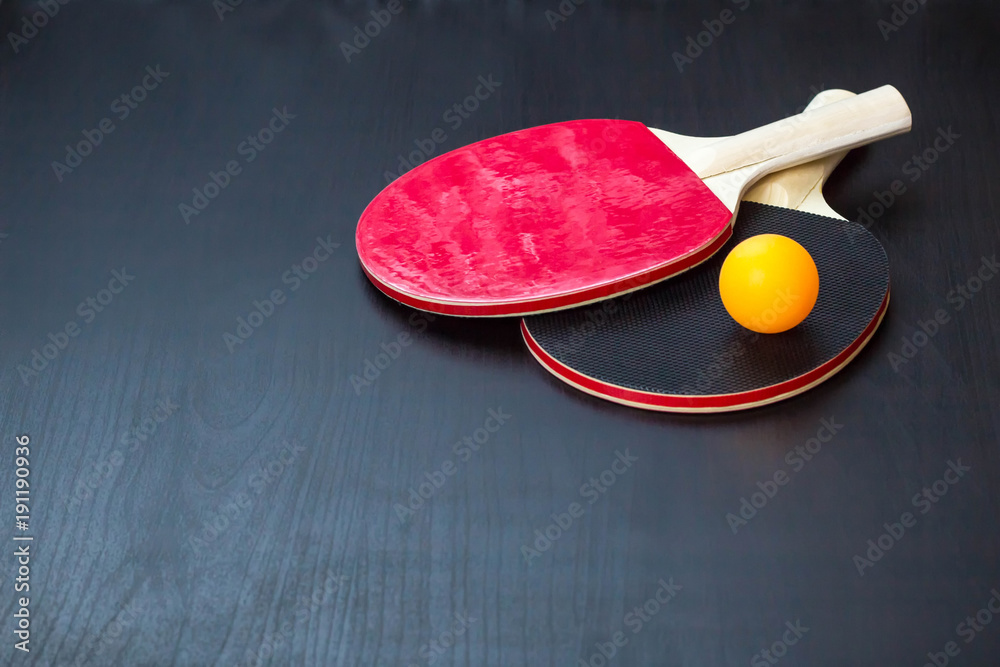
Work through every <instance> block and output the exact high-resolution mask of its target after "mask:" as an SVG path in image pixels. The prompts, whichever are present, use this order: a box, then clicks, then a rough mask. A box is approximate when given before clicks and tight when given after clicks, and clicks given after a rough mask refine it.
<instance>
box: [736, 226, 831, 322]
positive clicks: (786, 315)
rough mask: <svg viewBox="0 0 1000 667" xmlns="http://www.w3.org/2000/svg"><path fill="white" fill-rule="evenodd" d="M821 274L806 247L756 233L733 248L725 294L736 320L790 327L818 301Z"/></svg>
mask: <svg viewBox="0 0 1000 667" xmlns="http://www.w3.org/2000/svg"><path fill="white" fill-rule="evenodd" d="M818 294H819V273H818V272H817V271H816V263H815V262H814V261H813V258H812V257H810V256H809V253H808V252H807V251H806V249H805V248H803V247H802V246H801V245H799V244H798V243H796V242H795V241H793V240H792V239H790V238H788V237H787V236H780V235H778V234H760V235H758V236H753V237H750V238H748V239H746V240H745V241H743V242H742V243H740V244H739V245H737V246H736V247H735V248H733V249H732V250H731V251H730V252H729V256H728V257H726V261H724V262H723V263H722V271H721V272H720V273H719V295H720V296H721V297H722V304H723V305H724V306H725V307H726V310H727V311H729V314H730V315H731V316H732V317H733V319H734V320H736V321H737V322H739V323H740V324H742V325H743V326H745V327H746V328H747V329H750V330H751V331H756V332H758V333H781V332H782V331H788V330H789V329H791V328H792V327H794V326H795V325H797V324H798V323H799V322H801V321H802V320H804V319H806V315H808V314H809V311H811V310H812V309H813V306H814V305H816V297H817V295H818Z"/></svg>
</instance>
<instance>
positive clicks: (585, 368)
mask: <svg viewBox="0 0 1000 667" xmlns="http://www.w3.org/2000/svg"><path fill="white" fill-rule="evenodd" d="M757 234H781V235H784V236H787V237H789V238H792V239H794V240H796V241H798V242H799V243H800V244H802V246H803V247H804V248H805V249H806V250H807V251H808V252H809V254H810V255H811V256H812V258H813V260H814V261H815V262H816V268H817V270H818V271H819V277H820V287H819V297H818V299H817V301H816V305H815V307H814V308H813V310H812V312H810V314H809V315H808V317H806V319H805V320H804V321H803V322H802V323H801V324H800V325H798V326H797V327H794V328H793V329H791V330H789V331H787V332H784V333H780V334H771V335H764V334H755V333H753V332H751V331H749V330H747V329H744V328H743V327H741V326H740V325H739V324H737V323H736V322H735V321H733V319H732V318H731V317H730V316H729V314H728V313H727V312H726V310H725V308H724V307H723V305H722V300H721V299H720V297H719V290H718V283H719V271H720V269H721V268H722V263H723V262H724V261H725V258H726V256H727V255H728V254H729V251H730V250H732V248H733V247H734V246H735V245H736V244H738V243H739V242H740V241H743V240H744V239H747V238H749V237H751V236H756V235H757ZM888 289H889V266H888V259H887V257H886V255H885V251H884V250H883V249H882V246H881V245H880V244H879V242H878V241H877V240H876V239H875V238H874V237H873V236H872V235H871V234H869V233H868V231H867V230H865V229H864V227H862V226H861V225H858V224H856V223H853V222H848V221H846V220H839V219H835V218H827V217H824V216H819V215H814V214H811V213H803V212H800V211H794V210H790V209H784V208H778V207H774V206H768V205H765V204H756V203H752V202H746V203H743V204H742V205H741V206H740V213H739V216H738V218H737V220H736V224H735V230H734V234H733V237H732V238H731V239H730V240H729V242H728V243H727V244H726V245H725V247H724V248H723V249H722V250H721V251H719V252H718V253H717V254H716V255H715V256H714V257H713V258H712V259H710V260H709V261H707V262H705V263H704V264H702V265H700V266H698V267H696V268H694V269H692V270H691V271H689V272H687V273H684V274H682V275H680V276H677V277H675V278H673V279H671V280H667V281H665V282H662V283H659V284H657V285H654V286H653V287H649V288H646V289H643V290H639V291H637V292H633V293H632V294H627V295H624V296H621V297H618V298H616V299H613V300H610V301H607V302H603V303H598V304H594V305H591V306H587V307H582V308H574V309H571V310H564V311H560V312H555V313H550V314H544V315H536V316H532V317H527V318H525V319H524V325H525V328H526V330H527V332H528V334H529V335H530V336H531V338H533V339H534V341H535V342H536V343H537V344H538V345H539V346H540V347H541V348H542V350H544V352H545V353H546V354H548V355H549V356H550V357H552V358H554V359H555V360H556V361H558V362H559V363H561V364H563V365H565V366H567V367H569V368H570V369H572V370H574V371H576V372H578V373H582V374H584V375H586V376H589V377H591V378H594V379H595V380H598V381H599V382H602V383H606V384H610V385H615V386H618V387H624V388H627V389H633V390H638V391H644V392H652V393H656V394H663V395H674V396H710V395H725V394H737V393H742V392H748V391H753V390H757V389H761V388H764V387H770V386H772V385H777V384H780V383H782V382H787V381H790V380H794V379H795V378H799V377H801V376H802V375H804V374H806V373H808V372H810V371H812V370H814V369H816V368H818V367H820V366H822V365H823V364H825V363H827V362H830V361H831V360H833V359H834V358H835V357H837V356H838V355H839V354H841V353H842V352H843V351H844V350H845V349H846V348H848V347H849V346H850V345H851V344H852V343H854V342H855V341H856V340H857V339H858V337H859V336H861V335H862V334H863V333H864V332H865V330H866V328H867V327H869V325H870V324H871V322H872V321H873V319H875V318H876V317H877V316H878V315H879V313H880V311H881V309H882V305H883V303H884V300H885V298H886V296H887V292H888Z"/></svg>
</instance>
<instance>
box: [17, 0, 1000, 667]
mask: <svg viewBox="0 0 1000 667" xmlns="http://www.w3.org/2000/svg"><path fill="white" fill-rule="evenodd" d="M680 4H681V3H666V2H663V3H648V2H645V3H605V2H599V1H598V0H562V2H561V4H560V2H558V1H557V0H550V1H549V2H541V3H537V4H530V5H525V4H523V3H520V2H514V1H510V2H495V3H474V2H444V1H439V2H416V1H414V2H407V1H405V0H402V1H400V0H392V2H389V3H386V4H382V3H350V4H349V6H346V7H342V6H339V5H334V3H321V2H313V3H309V2H303V1H287V2H283V1H272V2H267V3H257V4H251V3H250V2H243V3H236V2H235V1H234V0H216V1H215V2H208V1H207V0H206V1H205V2H199V3H182V2H170V1H162V2H137V1H136V2H108V1H104V0H98V1H95V2H87V3H83V2H70V3H68V4H60V3H59V2H56V1H55V0H53V1H52V2H49V3H48V4H45V3H38V4H23V3H22V4H20V5H18V4H17V3H14V2H12V0H4V2H3V4H2V5H0V23H2V25H0V27H2V33H3V35H5V38H4V42H3V44H2V45H0V67H2V70H0V184H2V185H0V361H2V363H0V382H2V385H0V406H2V411H0V424H2V429H0V433H2V438H3V451H4V454H3V459H2V461H3V465H2V467H0V509H2V522H3V526H4V529H3V539H4V540H5V541H6V546H5V547H4V548H3V550H2V551H3V554H4V555H3V556H2V557H0V563H2V565H3V585H2V589H3V591H4V595H3V596H2V598H0V610H2V616H3V619H4V620H3V623H2V626H3V628H2V629H3V632H2V633H0V637H2V643H0V662H2V663H3V664H12V665H21V664H24V665H59V666H61V665H130V666H131V665H318V666H322V667H326V666H330V667H333V666H346V665H363V666H372V665H402V666H410V665H419V666H423V665H429V664H434V665H475V666H481V665H499V666H504V667H507V666H516V665H558V666H574V667H576V666H579V667H583V666H590V667H601V666H602V665H654V666H660V665H663V666H668V665H685V666H702V665H709V666H711V665H747V664H749V665H752V666H755V667H756V666H762V665H774V664H782V665H784V664H787V665H810V666H815V665H838V666H839V665H880V666H881V665H923V664H932V665H944V664H954V665H996V664H998V663H1000V531H998V530H997V525H998V522H997V519H998V515H1000V494H998V492H997V484H998V482H1000V455H998V447H997V444H998V428H1000V419H998V417H997V401H998V398H1000V380H998V373H1000V353H998V345H997V342H996V335H997V331H998V330H1000V306H998V295H1000V279H997V278H996V273H997V272H998V270H1000V267H998V265H997V264H996V256H997V253H998V251H1000V236H998V224H997V214H998V207H1000V195H998V194H997V192H998V190H997V187H998V183H1000V168H998V151H997V140H998V123H997V120H996V119H997V116H998V114H1000V95H998V91H997V76H998V75H997V71H998V68H1000V40H998V37H1000V35H998V28H1000V7H998V6H997V4H996V3H994V2H987V1H985V0H983V1H981V2H973V1H971V0H965V1H963V0H955V1H953V2H943V1H937V0H931V1H930V2H926V3H924V2H922V0H902V1H900V2H896V3H895V4H892V3H889V2H873V1H868V2H856V3H851V4H848V3H834V2H828V1H824V0H794V1H793V0H788V1H787V2H765V1H763V0H732V1H730V0H718V1H717V2H712V3H707V4H706V3H698V4H695V3H685V4H684V6H678V5H680ZM886 83H891V84H893V85H895V86H896V87H898V88H899V90H900V91H901V92H902V93H903V94H904V96H905V97H906V99H907V100H908V102H909V104H910V105H911V108H912V111H913V119H914V126H913V131H912V132H911V133H910V134H908V135H905V136H902V137H898V138H894V139H892V140H889V141H886V142H883V143H881V144H878V145H875V146H873V147H869V148H866V149H862V150H858V151H854V152H853V153H852V154H851V155H850V156H849V157H848V159H847V160H845V162H844V163H843V164H842V166H841V167H840V168H839V169H838V171H837V172H836V173H835V174H834V176H833V178H832V180H831V182H830V184H829V187H828V188H827V194H828V199H829V200H830V202H831V204H832V205H833V206H834V208H836V209H837V210H838V211H840V212H842V213H843V214H844V215H845V216H847V217H850V218H853V219H856V220H858V219H860V220H861V221H863V222H864V223H865V224H867V225H869V226H870V229H871V231H872V232H873V233H874V234H875V235H876V236H877V237H878V239H879V240H880V241H881V242H882V244H883V245H884V246H885V248H886V250H887V252H888V255H889V257H890V261H891V270H892V294H893V296H892V303H891V305H890V308H889V313H888V315H887V317H886V320H885V322H884V323H883V326H882V328H881V330H880V332H879V333H878V334H877V336H876V337H875V339H874V340H873V341H872V343H871V344H870V345H869V346H868V347H867V348H866V349H865V350H864V351H863V353H862V354H861V355H860V356H859V357H858V358H857V359H856V360H855V361H854V362H853V363H852V364H851V365H850V366H848V367H847V368H846V369H845V370H844V371H843V372H842V373H840V374H839V375H838V376H836V377H835V378H833V379H832V380H830V381H829V382H827V383H825V384H823V385H822V386H820V387H818V388H816V389H815V390H813V391H811V392H808V393H806V394H804V395H803V396H801V397H798V398H796V399H793V400H790V401H787V402H784V403H779V404H776V405H773V406H770V407H765V408H761V409H756V410H751V411H747V412H743V413H735V414H730V415H722V416H714V417H713V416H679V415H666V414H656V413H649V412H643V411H639V410H634V409H629V408H625V407H621V406H617V405H614V404H611V403H607V402H603V401H601V400H598V399H596V398H591V397H589V396H586V395H584V394H581V393H579V392H577V391H575V390H573V389H571V388H570V387H568V386H565V385H563V384H562V383H560V382H559V381H557V380H555V379H554V378H552V377H550V376H549V375H548V374H547V373H546V372H545V371H544V370H543V369H542V368H541V367H540V366H539V365H538V364H536V363H535V362H534V361H533V360H532V358H531V357H530V355H529V354H528V352H527V351H526V349H525V348H524V346H523V344H522V342H521V340H520V336H519V332H518V328H517V322H516V321H514V320H490V321H465V320H452V319H448V318H444V317H437V318H432V317H426V316H424V315H422V314H420V313H416V312H414V311H411V310H409V309H407V308H405V307H402V306H399V305H396V304H395V303H393V302H391V301H390V300H389V299H387V298H385V297H384V296H382V295H381V294H380V293H379V292H378V291H377V290H375V289H374V288H373V287H372V286H371V285H370V284H369V282H368V280H367V279H366V278H365V276H364V275H363V273H362V272H361V270H360V267H359V264H358V261H357V256H356V253H355V250H354V241H353V234H354V227H355V225H356V223H357V220H358V217H359V215H360V214H361V211H362V210H363V208H364V206H365V205H366V204H367V203H368V202H369V201H370V200H371V199H372V197H374V196H375V194H377V193H378V191H379V190H380V189H381V188H382V187H384V185H385V184H386V182H387V180H391V179H392V178H394V177H396V176H398V175H399V173H400V172H401V171H405V170H407V169H409V168H410V166H411V165H412V164H413V163H414V162H421V161H423V160H425V159H427V157H428V156H429V155H436V154H440V153H441V152H444V151H446V150H450V149H453V148H457V147H459V146H462V145H464V144H467V143H470V142H472V141H475V140H478V139H481V138H485V137H488V136H492V135H496V134H500V133H503V132H508V131H512V130H517V129H521V128H525V127H530V126H533V125H538V124H542V123H547V122H554V121H559V120H567V119H573V118H627V119H632V120H640V121H643V122H645V123H646V124H648V125H650V126H653V127H661V128H665V129H670V130H673V131H676V132H681V133H685V134H693V135H703V136H712V135H723V134H732V133H734V132H737V131H742V130H745V129H749V128H751V127H755V126H758V125H761V124H764V123H766V122H769V121H772V120H775V119H778V118H782V117H784V116H787V115H789V114H791V113H794V112H795V110H796V109H798V108H800V107H802V106H803V105H804V104H806V103H807V102H808V101H809V99H810V98H811V97H812V96H813V95H814V94H815V92H817V91H819V90H822V89H824V88H847V89H850V90H853V91H856V92H857V91H863V90H868V89H871V88H874V87H877V86H879V85H882V84H886ZM477 91H478V93H479V94H478V96H477V94H476V93H477ZM897 181H898V182H899V183H898V184H897V185H896V186H895V190H896V192H895V193H894V192H893V184H894V183H895V182H897ZM21 436H27V437H26V438H24V437H22V438H21V443H27V444H20V445H19V444H18V440H17V438H19V437H21ZM19 447H21V448H23V449H18V448H19ZM19 456H20V459H19V458H18V457H19ZM18 475H21V477H18ZM25 475H26V476H25ZM18 479H22V480H27V482H21V483H18V482H17V480H18ZM18 484H20V486H18ZM18 490H21V491H26V492H27V493H23V494H22V495H21V496H17V495H16V492H17V491H18ZM18 503H20V507H19V506H18ZM18 517H21V518H18ZM18 521H22V522H23V523H21V524H18V523H17V522H18ZM20 538H25V539H20ZM26 538H31V539H26ZM25 554H27V555H25ZM19 568H20V569H19ZM22 598H24V599H22ZM25 610H26V611H25ZM18 615H20V616H21V617H22V618H23V617H25V616H27V618H26V619H24V620H23V621H22V620H21V619H19V618H18ZM19 623H20V624H21V625H27V626H28V627H27V630H26V631H25V632H24V634H23V635H22V636H21V637H19V636H18V635H17V633H16V632H15V631H16V630H18V628H19ZM25 639H27V642H28V643H26V644H25V643H22V644H21V647H23V648H28V649H30V652H23V651H21V650H18V649H17V648H16V647H15V644H16V643H19V642H23V641H24V640H25Z"/></svg>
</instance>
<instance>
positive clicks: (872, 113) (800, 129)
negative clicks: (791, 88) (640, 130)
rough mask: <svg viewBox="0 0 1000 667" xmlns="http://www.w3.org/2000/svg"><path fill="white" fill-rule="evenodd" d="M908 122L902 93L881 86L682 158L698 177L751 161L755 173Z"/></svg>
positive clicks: (890, 132)
mask: <svg viewBox="0 0 1000 667" xmlns="http://www.w3.org/2000/svg"><path fill="white" fill-rule="evenodd" d="M911 125H912V118H911V116H910V109H909V107H908V106H907V105H906V101H905V100H904V99H903V96H902V95H900V94H899V91H898V90H896V89H895V88H893V87H892V86H882V87H881V88H876V89H875V90H870V91H868V92H867V93H862V94H861V95H857V96H856V97H853V98H851V99H846V100H841V101H839V102H835V103H833V104H829V105H825V106H822V107H820V108H810V109H807V110H806V111H803V112H802V113H800V114H798V115H796V116H790V117H789V118H785V119H784V120H779V121H777V122H775V123H771V124H770V125H765V126H763V127H758V128H757V129H754V130H750V131H749V132H744V133H742V134H738V135H736V136H734V137H730V138H728V139H721V140H719V141H716V142H714V143H712V144H709V145H708V146H706V147H704V148H702V149H700V150H698V151H695V152H694V153H693V154H692V155H690V156H689V157H687V162H688V166H690V167H691V168H692V169H693V170H694V171H695V173H697V174H698V176H700V177H701V178H703V179H705V178H708V177H711V176H716V175H718V174H723V173H726V172H729V171H734V170H736V169H741V168H744V167H748V166H751V165H754V166H757V167H759V168H760V169H759V170H758V169H754V170H753V171H755V172H758V171H766V172H771V171H778V170H780V169H787V168H788V167H794V166H796V165H799V164H802V163H804V162H810V161H812V160H816V159H818V158H822V157H825V156H827V155H831V154H833V153H837V152H839V151H844V150H850V149H851V148H856V147H858V146H863V145H865V144H869V143H872V142H873V141H877V140H879V139H885V138H887V137H891V136H894V135H897V134H903V133H905V132H909V130H910V127H911ZM765 163H766V164H765Z"/></svg>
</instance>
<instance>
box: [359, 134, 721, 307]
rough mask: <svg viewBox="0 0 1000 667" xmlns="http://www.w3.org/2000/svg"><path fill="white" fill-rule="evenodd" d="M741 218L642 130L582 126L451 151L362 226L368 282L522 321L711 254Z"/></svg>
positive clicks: (435, 303) (405, 295)
mask: <svg viewBox="0 0 1000 667" xmlns="http://www.w3.org/2000/svg"><path fill="white" fill-rule="evenodd" d="M732 217H733V214H732V212H731V211H730V210H729V209H728V208H727V207H726V206H725V205H724V204H723V203H722V202H721V201H719V199H718V198H717V197H716V196H715V195H714V194H713V193H712V192H711V191H710V190H709V189H708V187H707V186H705V184H704V183H703V182H702V181H701V179H699V178H698V176H697V175H696V174H695V173H694V172H693V171H691V169H689V168H688V166H687V165H686V164H685V163H684V162H683V161H682V160H681V159H680V158H678V157H677V156H676V155H675V154H674V153H673V152H672V151H671V150H670V149H669V148H668V147H667V146H666V145H665V144H664V143H663V142H662V141H661V140H660V139H658V138H657V137H656V135H654V134H653V133H652V132H650V131H649V130H648V129H647V128H646V126H644V125H642V124H641V123H636V122H631V121H618V120H579V121H571V122H566V123H555V124H552V125H543V126H540V127H534V128H530V129H527V130H522V131H520V132H513V133H510V134H505V135H502V136H499V137H495V138H492V139H486V140H484V141H480V142H477V143H474V144H471V145H469V146H465V147H463V148H459V149H457V150H454V151H451V152H450V153H446V154H444V155H441V156H439V157H437V158H435V159H433V160H431V161H429V162H427V163H426V164H424V165H421V166H420V167H418V168H416V169H414V170H413V171H410V172H408V173H406V174H404V175H403V176H401V177H400V178H398V179H397V180H396V181H394V182H393V183H392V184H390V185H389V186H388V187H387V188H386V189H385V190H383V191H382V192H381V193H380V194H379V195H378V196H377V197H376V198H375V199H374V200H373V201H372V202H371V204H369V205H368V207H367V208H366V209H365V211H364V213H363V214H362V216H361V220H360V222H359V223H358V230H357V248H358V255H359V257H360V259H361V264H362V267H363V268H364V270H365V272H366V273H367V274H368V277H369V278H370V279H371V280H372V282H373V283H374V284H375V285H376V286H377V287H378V288H379V289H380V290H382V291H383V292H385V293H386V294H387V295H389V296H390V297H392V298H394V299H396V300H397V301H400V302H402V303H404V304H406V305H409V306H412V307H414V308H419V309H422V310H428V311H432V312H437V313H443V314H447V315H462V316H500V315H524V314H530V313H539V312H544V311H549V310H557V309H561V308H567V307H571V306H575V305H579V304H583V303H587V302H590V301H594V300H598V299H602V298H608V297H611V296H614V295H616V294H621V293H623V292H626V291H630V290H634V289H637V288H639V287H641V286H643V285H648V284H650V283H653V282H656V281H659V280H662V279H664V278H667V277H670V276H672V275H675V274H677V273H680V272H681V271H684V270H686V269H688V268H690V267H692V266H694V265H695V264H698V263H700V262H701V261H703V260H705V259H707V258H708V257H710V256H711V254H712V253H713V252H715V251H716V250H717V249H718V248H719V247H721V246H722V245H723V244H724V243H725V242H726V240H727V239H728V238H729V236H730V234H731V231H732V228H731V223H732Z"/></svg>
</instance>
